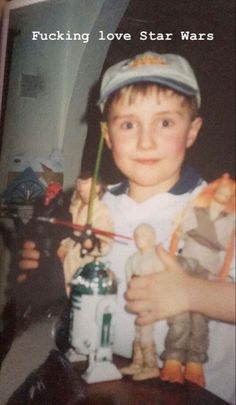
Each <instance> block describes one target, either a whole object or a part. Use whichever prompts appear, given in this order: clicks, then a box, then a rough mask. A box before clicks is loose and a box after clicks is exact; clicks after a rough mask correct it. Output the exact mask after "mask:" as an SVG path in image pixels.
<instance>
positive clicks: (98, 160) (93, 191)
mask: <svg viewBox="0 0 236 405" xmlns="http://www.w3.org/2000/svg"><path fill="white" fill-rule="evenodd" d="M105 126H106V123H104V122H101V136H100V141H99V145H98V152H97V157H96V162H95V168H94V173H93V179H92V187H91V192H90V197H89V206H88V215H87V225H92V219H93V205H94V199H95V197H96V184H97V179H98V173H99V169H100V163H101V158H102V151H103V145H104V132H105Z"/></svg>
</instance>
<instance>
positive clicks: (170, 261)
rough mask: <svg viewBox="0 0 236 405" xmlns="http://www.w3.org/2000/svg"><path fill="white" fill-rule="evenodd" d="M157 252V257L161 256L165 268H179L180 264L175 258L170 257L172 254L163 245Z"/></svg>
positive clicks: (158, 247)
mask: <svg viewBox="0 0 236 405" xmlns="http://www.w3.org/2000/svg"><path fill="white" fill-rule="evenodd" d="M156 252H157V255H158V256H159V258H160V260H161V261H162V263H163V264H164V266H165V267H166V269H168V270H169V269H172V268H173V267H174V268H177V267H178V268H179V267H180V266H179V264H178V263H177V261H176V259H175V257H172V256H171V255H170V253H168V252H167V251H166V250H165V249H164V248H163V246H162V245H158V246H157V247H156Z"/></svg>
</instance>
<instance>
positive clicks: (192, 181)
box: [109, 166, 203, 196]
mask: <svg viewBox="0 0 236 405" xmlns="http://www.w3.org/2000/svg"><path fill="white" fill-rule="evenodd" d="M202 182H203V179H202V177H201V176H200V175H199V174H198V172H197V171H196V170H195V169H193V168H192V167H189V166H184V167H183V169H182V172H181V176H180V179H179V180H178V181H177V183H176V184H175V185H174V186H173V187H172V188H171V189H170V190H169V193H170V194H174V195H181V194H184V193H188V192H191V191H193V190H194V189H195V188H196V187H197V186H199V185H200V184H201V183H202ZM109 191H110V192H111V193H112V194H113V195H117V196H118V195H121V194H127V192H128V181H127V180H124V181H122V182H121V183H119V184H116V185H115V186H113V187H111V188H110V190H109Z"/></svg>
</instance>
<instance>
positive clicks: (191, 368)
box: [184, 361, 206, 387]
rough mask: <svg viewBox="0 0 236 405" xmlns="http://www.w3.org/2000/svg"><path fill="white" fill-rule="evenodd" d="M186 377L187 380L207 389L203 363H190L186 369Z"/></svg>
mask: <svg viewBox="0 0 236 405" xmlns="http://www.w3.org/2000/svg"><path fill="white" fill-rule="evenodd" d="M184 377H185V379H186V380H188V381H191V382H193V383H195V384H198V385H200V386H201V387H205V385H206V381H205V375H204V369H203V365H202V363H197V362H193V361H189V362H188V363H187V364H186V367H185V372H184Z"/></svg>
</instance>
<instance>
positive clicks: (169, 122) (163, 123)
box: [161, 119, 171, 128]
mask: <svg viewBox="0 0 236 405" xmlns="http://www.w3.org/2000/svg"><path fill="white" fill-rule="evenodd" d="M161 126H162V127H163V128H167V127H170V126H171V121H170V120H167V119H165V120H162V122H161Z"/></svg>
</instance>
